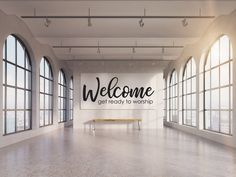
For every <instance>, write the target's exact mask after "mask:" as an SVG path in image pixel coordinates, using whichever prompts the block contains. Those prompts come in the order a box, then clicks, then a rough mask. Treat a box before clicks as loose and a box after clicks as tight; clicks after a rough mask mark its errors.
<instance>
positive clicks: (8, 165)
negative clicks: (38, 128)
mask: <svg viewBox="0 0 236 177" xmlns="http://www.w3.org/2000/svg"><path fill="white" fill-rule="evenodd" d="M77 176H79V177H223V176H225V177H235V176H236V150H235V149H232V148H229V147H225V146H223V145H220V144H217V143H214V142H211V141H208V140H205V139H202V138H199V137H196V136H193V135H189V134H186V133H184V132H180V131H177V130H174V129H170V128H164V129H163V130H158V131H153V130H152V131H145V130H142V131H140V132H138V131H130V132H127V131H126V130H112V131H111V130H96V134H95V135H93V134H90V133H89V132H83V131H80V130H73V129H72V128H65V129H61V130H57V131H54V132H52V133H49V134H45V135H42V136H39V137H36V138H32V139H30V140H27V141H24V142H21V143H18V144H14V145H11V146H8V147H6V148H2V149H0V177H77Z"/></svg>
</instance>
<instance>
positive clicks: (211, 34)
mask: <svg viewBox="0 0 236 177" xmlns="http://www.w3.org/2000/svg"><path fill="white" fill-rule="evenodd" d="M235 18H236V11H233V12H232V13H231V14H229V15H224V16H220V17H218V18H216V19H215V20H214V22H213V23H212V24H211V25H210V26H209V28H208V29H207V31H206V32H205V33H204V35H203V36H202V37H201V38H200V40H199V41H198V42H196V43H195V44H192V45H189V46H186V47H185V48H184V50H183V52H182V54H181V56H180V57H179V58H178V59H177V60H176V61H175V62H171V63H170V65H169V66H168V67H167V68H166V69H165V71H164V77H165V80H166V84H167V82H169V77H170V74H171V71H172V70H173V69H176V72H177V76H178V82H179V83H180V82H181V76H182V72H183V67H184V65H185V63H186V61H187V60H188V59H189V58H190V57H191V56H192V57H193V58H194V59H195V62H196V67H197V77H196V79H197V81H196V86H197V95H198V92H199V86H200V85H199V75H198V74H199V68H200V65H202V60H204V59H205V54H206V53H207V52H208V50H209V48H210V47H211V45H212V44H213V43H214V42H215V40H216V39H218V38H219V37H220V36H221V35H227V36H228V37H229V38H230V41H231V43H232V46H233V53H234V56H233V58H234V60H235V56H236V32H235V30H236V21H235ZM234 76H236V62H235V61H233V100H236V94H235V93H236V87H235V84H236V77H234ZM179 85H180V84H178V87H179ZM178 94H179V91H178ZM178 97H179V95H178ZM179 98H180V97H179ZM196 102H197V109H198V114H197V121H196V122H197V123H198V124H197V127H196V128H192V127H189V126H184V125H180V123H173V122H166V121H165V125H166V126H170V127H173V128H176V129H179V130H183V131H186V132H189V133H192V134H196V135H198V136H202V137H205V138H208V139H211V140H213V141H217V142H219V143H222V144H226V145H229V146H233V147H236V110H235V108H236V101H234V102H233V130H232V131H233V136H228V135H223V134H219V133H214V132H210V131H206V130H203V128H202V127H203V126H202V125H201V122H202V121H201V119H200V117H199V104H200V103H199V96H197V100H196ZM179 106H180V105H179ZM179 106H178V107H179ZM180 111H181V110H179V114H180ZM179 117H180V115H179ZM165 119H166V117H165ZM179 119H180V118H179ZM179 122H181V121H179Z"/></svg>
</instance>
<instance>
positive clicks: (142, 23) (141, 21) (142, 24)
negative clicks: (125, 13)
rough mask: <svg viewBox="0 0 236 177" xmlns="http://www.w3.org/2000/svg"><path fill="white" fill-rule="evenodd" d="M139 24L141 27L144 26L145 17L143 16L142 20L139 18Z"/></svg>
mask: <svg viewBox="0 0 236 177" xmlns="http://www.w3.org/2000/svg"><path fill="white" fill-rule="evenodd" d="M138 23H139V26H140V27H141V28H143V27H144V21H143V18H141V19H140V20H139V22H138Z"/></svg>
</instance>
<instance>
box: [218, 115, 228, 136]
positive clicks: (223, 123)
mask: <svg viewBox="0 0 236 177" xmlns="http://www.w3.org/2000/svg"><path fill="white" fill-rule="evenodd" d="M220 114H221V119H220V120H221V122H220V131H221V132H223V133H229V127H230V126H229V112H228V111H221V113H220Z"/></svg>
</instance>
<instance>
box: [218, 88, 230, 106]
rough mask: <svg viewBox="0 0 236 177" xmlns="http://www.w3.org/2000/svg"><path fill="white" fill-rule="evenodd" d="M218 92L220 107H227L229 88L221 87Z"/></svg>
mask: <svg viewBox="0 0 236 177" xmlns="http://www.w3.org/2000/svg"><path fill="white" fill-rule="evenodd" d="M220 92H221V93H220V103H221V109H229V88H228V87H226V88H222V89H221V90H220Z"/></svg>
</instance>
